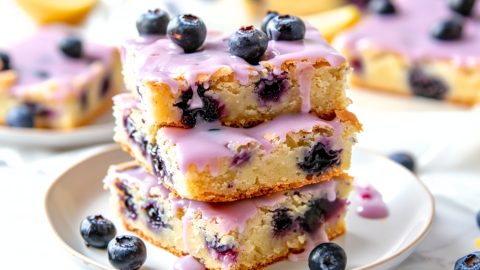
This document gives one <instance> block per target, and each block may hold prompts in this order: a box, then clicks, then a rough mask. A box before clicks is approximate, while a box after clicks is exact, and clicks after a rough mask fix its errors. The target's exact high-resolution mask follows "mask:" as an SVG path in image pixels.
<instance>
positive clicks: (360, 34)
mask: <svg viewBox="0 0 480 270" xmlns="http://www.w3.org/2000/svg"><path fill="white" fill-rule="evenodd" d="M393 3H394V4H395V7H396V9H397V12H396V14H393V15H387V16H380V15H370V16H369V17H367V18H365V19H363V20H362V21H361V22H360V23H359V24H358V25H356V26H355V27H354V28H353V29H351V30H349V31H347V32H346V33H344V34H342V35H341V36H340V37H339V38H337V40H336V41H335V45H336V47H338V48H345V49H348V50H351V51H353V54H355V52H357V53H358V52H360V51H362V50H365V49H369V48H372V49H379V50H387V51H393V52H397V53H400V54H402V55H403V56H405V57H407V59H409V60H412V61H415V60H419V59H432V58H433V59H442V60H451V61H453V63H455V64H457V65H462V66H475V65H480V45H479V44H480V18H479V16H480V3H477V4H476V5H475V8H474V11H473V14H472V17H469V18H467V19H466V20H465V24H464V30H463V37H462V38H461V39H460V40H456V41H441V40H437V39H435V38H433V37H432V36H431V30H432V27H433V25H435V23H437V22H439V21H441V20H445V19H449V18H451V17H453V16H454V15H455V14H454V12H453V11H452V10H450V8H449V7H448V0H393ZM337 45H338V46H337Z"/></svg>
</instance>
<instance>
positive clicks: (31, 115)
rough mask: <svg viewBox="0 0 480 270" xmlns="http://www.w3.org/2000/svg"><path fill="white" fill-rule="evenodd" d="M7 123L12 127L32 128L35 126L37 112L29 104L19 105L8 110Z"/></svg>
mask: <svg viewBox="0 0 480 270" xmlns="http://www.w3.org/2000/svg"><path fill="white" fill-rule="evenodd" d="M6 118H7V119H6V121H7V125H8V126H11V127H22V128H32V127H34V126H35V112H34V111H33V108H32V107H31V106H28V105H19V106H17V107H13V108H11V109H10V110H9V111H8V112H7V117H6Z"/></svg>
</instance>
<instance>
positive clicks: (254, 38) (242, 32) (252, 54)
mask: <svg viewBox="0 0 480 270" xmlns="http://www.w3.org/2000/svg"><path fill="white" fill-rule="evenodd" d="M267 47H268V37H267V35H266V34H265V33H264V32H262V31H260V30H258V29H255V27H253V26H246V27H241V28H240V29H239V30H237V31H236V32H235V33H233V35H232V36H231V37H230V40H229V41H228V49H229V51H230V54H232V55H236V56H238V57H241V58H243V59H245V61H247V62H248V63H250V64H252V65H256V64H258V61H259V60H260V58H261V57H262V55H263V54H264V53H265V51H266V50H267Z"/></svg>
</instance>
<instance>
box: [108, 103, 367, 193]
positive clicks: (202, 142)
mask: <svg viewBox="0 0 480 270" xmlns="http://www.w3.org/2000/svg"><path fill="white" fill-rule="evenodd" d="M114 104H115V106H114V116H115V118H116V127H115V137H114V139H115V141H117V142H118V143H120V145H121V146H122V147H123V149H125V150H126V151H127V152H129V153H130V154H131V155H132V156H133V157H134V158H135V159H136V160H137V161H138V162H139V163H140V164H142V165H143V166H144V167H145V168H146V169H147V170H148V171H149V172H151V173H154V174H156V176H157V177H159V179H162V181H163V182H164V184H165V185H166V186H167V187H168V188H169V189H171V190H172V191H174V192H175V194H177V195H178V196H181V197H183V198H188V199H195V200H202V201H232V200H238V199H242V198H250V197H254V196H259V195H263V194H268V193H270V192H274V191H279V190H285V189H289V188H294V187H300V186H304V185H309V184H313V183H317V182H321V181H326V180H329V179H330V178H332V177H334V176H336V175H339V174H341V173H342V172H343V171H344V170H346V169H347V168H348V167H349V164H350V156H351V148H352V145H353V144H354V142H355V135H356V133H357V132H358V131H359V130H360V129H361V126H360V124H359V123H358V121H357V120H356V118H355V117H354V115H353V114H351V113H349V112H348V111H343V112H342V111H338V112H337V113H336V114H335V115H333V118H332V119H330V120H322V119H320V118H318V117H316V116H314V115H311V114H289V115H282V116H279V117H277V118H275V119H273V120H271V121H269V122H265V123H262V124H260V125H257V126H255V127H252V128H248V129H244V128H232V127H226V126H222V125H220V124H219V123H215V122H213V123H209V122H203V123H201V124H197V125H196V126H195V127H194V128H191V129H184V128H178V127H161V128H159V129H158V130H157V133H156V134H155V135H154V136H149V126H148V125H147V124H146V123H145V121H143V116H144V111H142V110H141V109H139V108H140V105H139V104H138V101H136V99H135V98H134V97H133V96H132V95H131V94H121V95H118V96H116V97H115V98H114ZM148 148H150V149H155V151H147V149H148Z"/></svg>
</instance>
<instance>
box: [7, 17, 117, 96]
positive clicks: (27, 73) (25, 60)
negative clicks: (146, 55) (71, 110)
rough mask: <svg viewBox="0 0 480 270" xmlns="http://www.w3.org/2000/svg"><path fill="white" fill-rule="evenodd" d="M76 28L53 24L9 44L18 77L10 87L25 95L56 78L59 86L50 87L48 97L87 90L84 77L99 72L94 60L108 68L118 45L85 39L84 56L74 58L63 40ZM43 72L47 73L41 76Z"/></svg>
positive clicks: (92, 75) (45, 92)
mask: <svg viewBox="0 0 480 270" xmlns="http://www.w3.org/2000/svg"><path fill="white" fill-rule="evenodd" d="M71 33H73V32H72V30H70V29H68V28H64V27H61V26H50V27H44V28H40V29H38V30H37V31H36V32H35V34H33V35H32V36H30V37H29V38H27V39H25V40H23V41H21V42H19V43H17V44H15V45H13V46H11V47H10V48H7V49H6V51H7V52H8V54H9V55H10V58H11V63H12V69H13V70H15V72H16V75H17V79H16V82H15V84H14V85H13V86H12V87H11V89H10V91H11V93H12V94H14V95H16V96H24V95H25V94H27V93H29V92H34V91H39V88H38V87H36V86H38V85H40V84H42V83H48V82H50V81H55V83H57V84H58V89H55V90H54V91H51V89H49V88H50V87H43V89H46V90H45V91H44V93H42V94H43V95H45V96H46V97H47V98H56V99H63V98H65V97H67V96H69V95H70V94H72V92H73V93H78V92H80V91H83V90H84V89H82V88H81V87H79V82H80V81H89V80H91V79H93V78H95V77H96V76H98V75H99V74H98V70H97V69H95V68H93V65H92V63H93V62H101V63H103V64H104V66H106V67H107V68H108V67H110V66H111V65H112V59H113V56H114V50H115V49H114V48H113V47H108V46H104V45H99V44H94V43H90V42H85V41H84V42H83V49H84V55H85V56H84V57H82V58H80V59H72V58H68V57H66V56H64V55H63V53H62V52H61V51H60V49H59V43H60V41H61V40H63V39H64V38H65V37H67V36H69V35H71ZM39 74H41V75H42V74H43V75H45V74H47V75H48V76H41V75H39ZM76 80H78V81H76Z"/></svg>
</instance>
